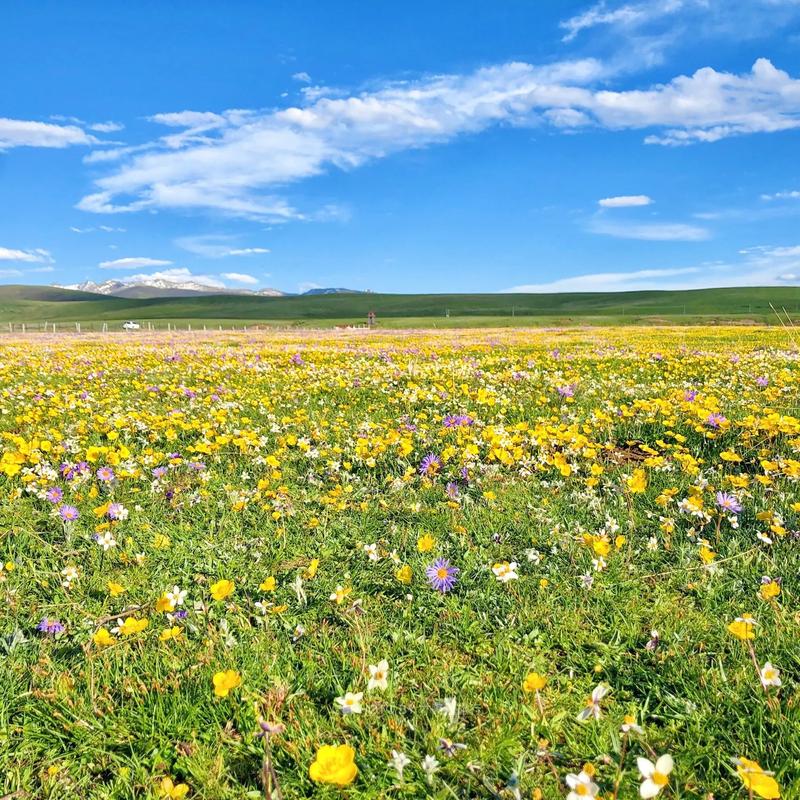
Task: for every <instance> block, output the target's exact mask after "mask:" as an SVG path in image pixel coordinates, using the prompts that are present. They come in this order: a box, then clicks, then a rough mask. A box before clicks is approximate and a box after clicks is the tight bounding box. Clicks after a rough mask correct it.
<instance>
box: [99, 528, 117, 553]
mask: <svg viewBox="0 0 800 800" xmlns="http://www.w3.org/2000/svg"><path fill="white" fill-rule="evenodd" d="M96 541H97V544H99V545H100V547H102V548H103V550H104V551H106V550H110V549H111V548H112V547H116V546H117V540H116V539H115V538H114V535H113V534H112V533H111V531H106V532H105V533H98V534H97V538H96Z"/></svg>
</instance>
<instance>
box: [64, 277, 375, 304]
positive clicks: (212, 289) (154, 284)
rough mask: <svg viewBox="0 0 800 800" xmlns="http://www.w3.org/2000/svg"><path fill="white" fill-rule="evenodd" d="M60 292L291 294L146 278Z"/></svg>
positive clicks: (334, 291)
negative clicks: (132, 281) (133, 281)
mask: <svg viewBox="0 0 800 800" xmlns="http://www.w3.org/2000/svg"><path fill="white" fill-rule="evenodd" d="M58 288H61V289H74V290H75V291H79V292H91V293H92V294H103V295H107V296H110V297H127V298H130V299H134V300H144V299H148V298H152V297H193V296H195V295H212V294H234V295H247V296H251V297H291V296H294V295H293V293H291V292H282V291H280V289H272V288H265V289H231V288H227V287H226V288H220V287H217V286H207V285H206V284H204V283H197V282H195V281H171V280H167V279H165V278H145V279H142V280H139V281H137V282H135V283H130V282H125V281H117V280H107V281H103V282H102V283H96V282H95V281H84V282H83V283H75V284H71V285H69V286H59V287H58ZM301 294H303V295H319V294H363V292H361V291H359V290H357V289H343V288H329V289H325V288H315V289H309V290H308V291H306V292H302V293H301Z"/></svg>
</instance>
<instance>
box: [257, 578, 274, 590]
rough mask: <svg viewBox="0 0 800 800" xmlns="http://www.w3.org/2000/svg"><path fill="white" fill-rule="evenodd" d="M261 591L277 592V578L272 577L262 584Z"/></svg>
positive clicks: (260, 585)
mask: <svg viewBox="0 0 800 800" xmlns="http://www.w3.org/2000/svg"><path fill="white" fill-rule="evenodd" d="M258 588H259V589H261V591H262V592H274V591H275V578H274V577H273V576H272V575H270V576H269V578H266V579H265V580H264V581H263V582H262V583H261V584H259V587H258Z"/></svg>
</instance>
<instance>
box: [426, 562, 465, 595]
mask: <svg viewBox="0 0 800 800" xmlns="http://www.w3.org/2000/svg"><path fill="white" fill-rule="evenodd" d="M459 572H460V570H459V568H458V567H453V566H451V565H450V562H449V561H448V560H447V559H446V558H437V559H436V561H434V562H433V564H431V565H429V566H428V567H426V569H425V574H426V575H427V576H428V582H429V583H430V585H431V588H433V589H436V591H437V592H441V593H442V594H445V593H446V592H449V591H450V590H451V589H452V588H453V587H454V586H455V585H456V575H458V573H459Z"/></svg>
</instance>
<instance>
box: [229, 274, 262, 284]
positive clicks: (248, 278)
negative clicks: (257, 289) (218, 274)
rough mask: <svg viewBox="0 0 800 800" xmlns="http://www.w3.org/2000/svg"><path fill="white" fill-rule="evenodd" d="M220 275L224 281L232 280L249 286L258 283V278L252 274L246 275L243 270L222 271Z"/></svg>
mask: <svg viewBox="0 0 800 800" xmlns="http://www.w3.org/2000/svg"><path fill="white" fill-rule="evenodd" d="M222 277H223V278H225V280H226V281H233V282H234V283H246V284H248V285H250V286H255V285H257V284H258V283H259V280H258V278H256V277H255V276H254V275H247V274H245V273H243V272H223V273H222Z"/></svg>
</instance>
